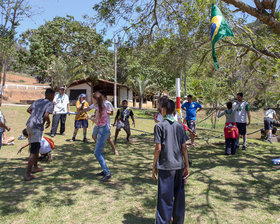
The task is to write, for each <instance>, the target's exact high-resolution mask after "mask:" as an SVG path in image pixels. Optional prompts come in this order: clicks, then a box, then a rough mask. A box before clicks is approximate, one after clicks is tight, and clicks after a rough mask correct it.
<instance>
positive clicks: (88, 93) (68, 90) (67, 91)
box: [66, 83, 91, 102]
mask: <svg viewBox="0 0 280 224" xmlns="http://www.w3.org/2000/svg"><path fill="white" fill-rule="evenodd" d="M71 89H86V91H87V92H86V94H87V101H88V102H91V87H90V86H89V85H88V84H87V83H82V84H79V85H76V86H72V87H69V88H67V90H66V94H67V95H68V96H70V90H71Z"/></svg>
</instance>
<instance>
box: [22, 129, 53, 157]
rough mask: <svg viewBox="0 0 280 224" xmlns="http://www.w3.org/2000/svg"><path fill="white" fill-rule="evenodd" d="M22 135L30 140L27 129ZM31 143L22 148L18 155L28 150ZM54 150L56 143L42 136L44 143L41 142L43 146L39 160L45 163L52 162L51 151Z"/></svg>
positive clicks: (41, 146)
mask: <svg viewBox="0 0 280 224" xmlns="http://www.w3.org/2000/svg"><path fill="white" fill-rule="evenodd" d="M22 134H23V136H24V137H26V138H28V133H27V129H26V128H25V129H23V131H22ZM29 145H30V143H29V142H28V143H26V144H25V145H24V146H22V147H21V148H20V150H19V151H18V154H19V153H21V151H22V150H23V149H24V148H26V147H27V146H29ZM53 149H54V142H53V140H52V139H49V138H47V137H45V136H42V141H41V145H40V151H39V153H40V157H39V158H38V160H45V161H51V160H52V155H51V151H52V150H53Z"/></svg>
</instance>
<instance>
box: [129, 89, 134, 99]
mask: <svg viewBox="0 0 280 224" xmlns="http://www.w3.org/2000/svg"><path fill="white" fill-rule="evenodd" d="M128 101H129V102H133V91H132V90H131V89H130V90H128Z"/></svg>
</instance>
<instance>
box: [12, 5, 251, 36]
mask: <svg viewBox="0 0 280 224" xmlns="http://www.w3.org/2000/svg"><path fill="white" fill-rule="evenodd" d="M98 2H100V0H29V3H30V4H31V7H32V10H33V12H34V15H33V16H32V18H26V19H25V20H23V21H22V22H21V24H20V26H19V27H18V29H17V32H18V34H21V33H23V32H25V31H26V30H27V29H36V28H38V27H39V26H40V25H43V24H44V23H45V22H46V21H49V20H52V19H53V18H54V17H56V16H62V17H64V16H66V15H67V14H68V15H71V16H74V17H75V19H76V20H79V21H82V20H83V18H82V16H83V15H89V16H92V17H93V16H94V15H95V12H94V10H93V9H92V7H93V5H94V4H95V3H98ZM244 2H246V3H248V4H250V5H254V1H253V0H244ZM96 28H97V31H101V29H103V28H104V24H103V25H102V24H99V25H98V26H97V27H96ZM116 30H117V28H110V30H109V31H108V32H107V34H106V35H105V37H104V38H105V39H111V38H112V37H113V34H114V31H116Z"/></svg>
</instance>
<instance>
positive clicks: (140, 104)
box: [139, 96, 143, 110]
mask: <svg viewBox="0 0 280 224" xmlns="http://www.w3.org/2000/svg"><path fill="white" fill-rule="evenodd" d="M142 106H143V96H139V109H140V110H141V109H142Z"/></svg>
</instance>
